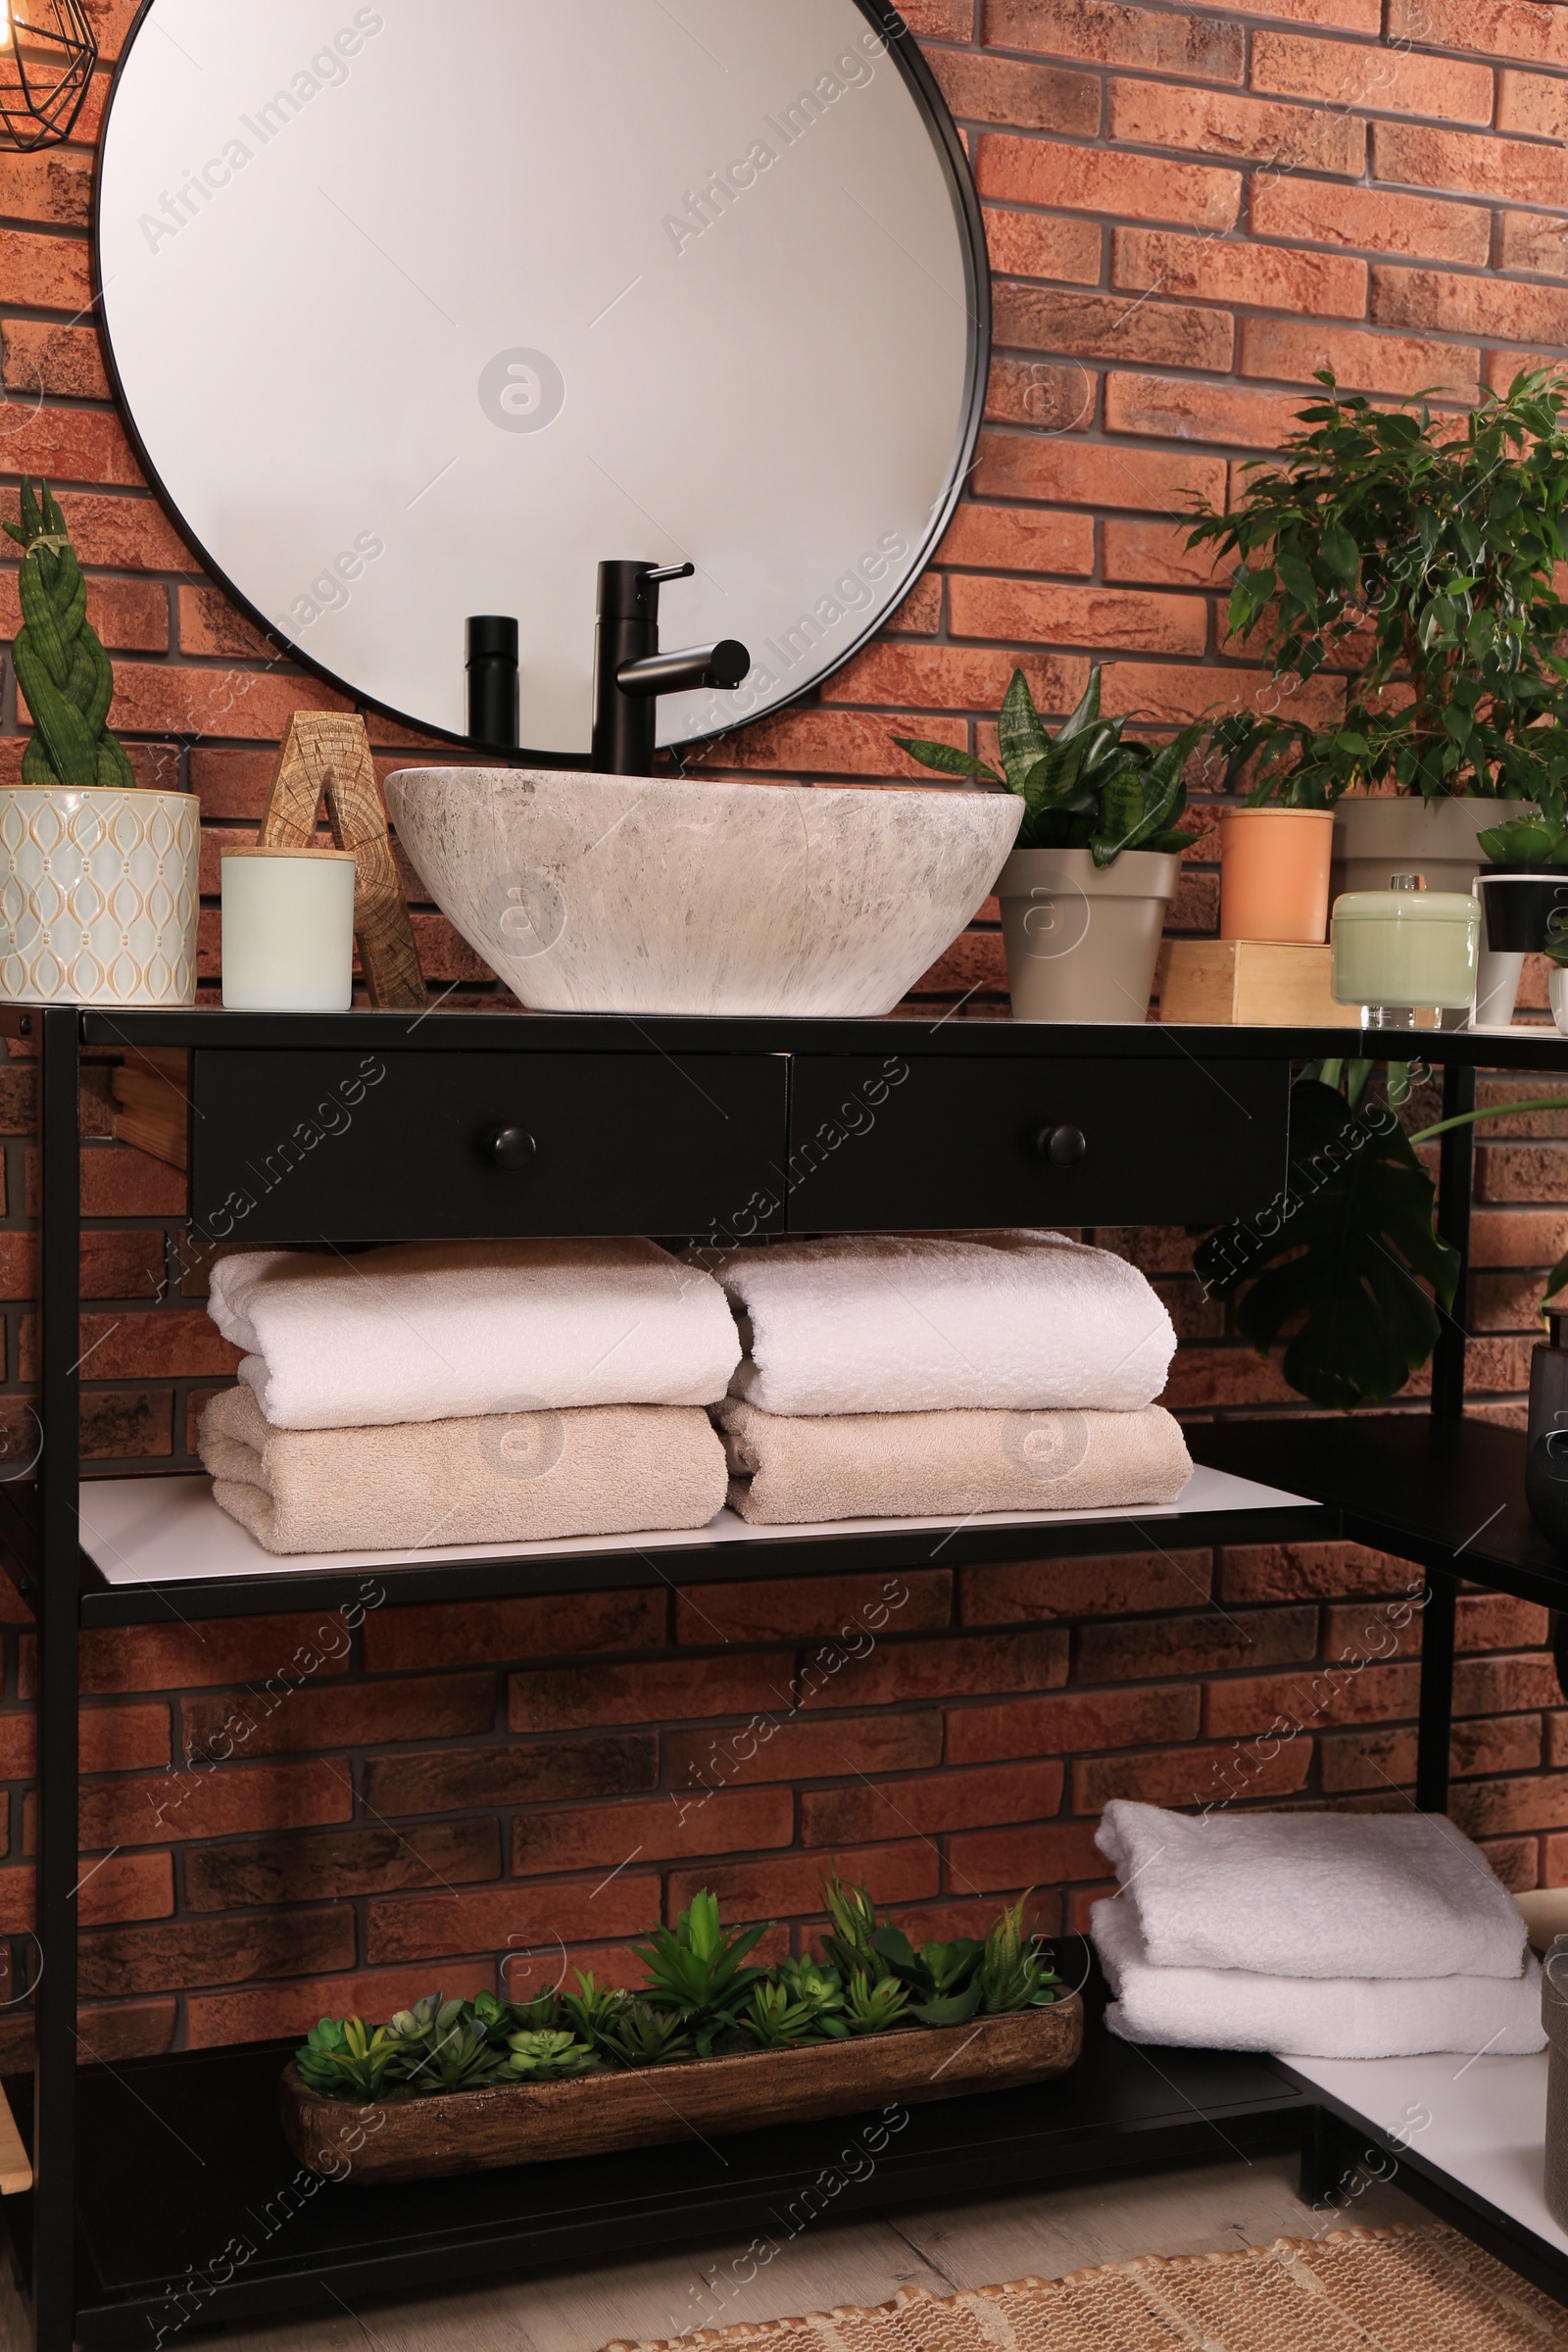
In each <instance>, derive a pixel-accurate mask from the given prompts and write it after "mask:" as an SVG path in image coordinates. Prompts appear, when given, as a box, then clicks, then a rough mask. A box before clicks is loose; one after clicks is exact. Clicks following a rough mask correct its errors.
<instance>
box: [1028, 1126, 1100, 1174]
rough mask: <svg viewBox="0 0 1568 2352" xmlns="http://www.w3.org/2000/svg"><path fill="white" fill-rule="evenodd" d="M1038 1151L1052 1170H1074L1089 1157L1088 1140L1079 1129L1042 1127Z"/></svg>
mask: <svg viewBox="0 0 1568 2352" xmlns="http://www.w3.org/2000/svg"><path fill="white" fill-rule="evenodd" d="M1039 1151H1040V1156H1041V1158H1042V1159H1044V1160H1049V1161H1050V1163H1051V1165H1052V1166H1053V1167H1054V1168H1076V1167H1077V1166H1078V1165H1079V1163H1080V1161H1082V1160H1084V1159H1086V1158H1087V1157H1088V1155H1089V1138H1088V1137H1087V1136H1086V1135H1085V1133H1084V1131H1083V1129H1082V1128H1081V1127H1042V1129H1041V1130H1040V1137H1039Z"/></svg>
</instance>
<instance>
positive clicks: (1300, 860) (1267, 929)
mask: <svg viewBox="0 0 1568 2352" xmlns="http://www.w3.org/2000/svg"><path fill="white" fill-rule="evenodd" d="M1219 842H1220V870H1219V935H1220V937H1221V939H1264V940H1278V941H1281V942H1283V943H1285V944H1287V945H1289V946H1293V947H1311V948H1317V947H1321V946H1322V944H1323V942H1324V940H1325V939H1326V938H1327V937H1328V929H1329V862H1330V858H1331V857H1332V854H1333V848H1334V815H1333V811H1332V810H1331V809H1222V810H1221V812H1220V820H1219Z"/></svg>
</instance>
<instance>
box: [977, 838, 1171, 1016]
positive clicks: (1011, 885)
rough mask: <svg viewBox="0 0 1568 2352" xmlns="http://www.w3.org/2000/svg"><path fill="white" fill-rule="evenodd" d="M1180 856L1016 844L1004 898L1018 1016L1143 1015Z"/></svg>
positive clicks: (1001, 890)
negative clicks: (1099, 861) (1102, 855)
mask: <svg viewBox="0 0 1568 2352" xmlns="http://www.w3.org/2000/svg"><path fill="white" fill-rule="evenodd" d="M1181 870H1182V861H1181V859H1180V858H1174V857H1171V858H1167V857H1160V856H1158V855H1157V854H1156V853H1154V852H1153V851H1151V850H1124V851H1123V852H1122V854H1121V856H1120V857H1119V858H1117V859H1116V862H1115V863H1114V865H1096V863H1095V861H1094V859H1093V858H1092V857H1091V856H1090V854H1089V852H1088V851H1087V850H1014V851H1013V853H1012V856H1011V857H1010V858H1008V859H1007V862H1006V864H1005V866H1004V867H1003V869H1002V879H1001V880H1000V881H999V882H998V884H997V897H998V899H999V900H1000V901H1001V903H1002V929H1003V936H1004V938H1005V942H1006V949H1007V979H1008V983H1009V985H1010V987H1011V989H1012V1015H1013V1019H1014V1020H1018V1021H1143V1020H1145V1019H1146V1018H1147V1017H1148V1013H1149V1001H1150V998H1151V997H1152V995H1153V993H1154V971H1155V967H1156V965H1157V964H1158V961H1159V943H1160V938H1161V935H1162V933H1163V931H1164V928H1165V909H1166V907H1168V906H1169V904H1170V902H1171V900H1172V899H1173V898H1174V897H1175V896H1176V888H1177V884H1178V882H1179V881H1180V879H1181Z"/></svg>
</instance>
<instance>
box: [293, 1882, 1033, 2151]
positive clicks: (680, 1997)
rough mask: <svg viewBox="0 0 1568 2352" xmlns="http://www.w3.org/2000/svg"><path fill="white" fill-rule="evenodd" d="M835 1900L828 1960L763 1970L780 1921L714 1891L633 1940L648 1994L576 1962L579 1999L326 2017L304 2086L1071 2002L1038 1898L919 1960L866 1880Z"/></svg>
mask: <svg viewBox="0 0 1568 2352" xmlns="http://www.w3.org/2000/svg"><path fill="white" fill-rule="evenodd" d="M822 1899H823V1904H824V1907H825V1909H826V1911H827V1914H828V1919H829V1922H830V1925H829V1930H828V1933H827V1934H826V1936H824V1937H823V1939H822V1940H823V1948H822V1951H821V1954H820V1956H819V1957H812V1956H811V1955H809V1954H799V1955H792V1956H790V1957H787V1958H785V1959H783V1960H780V1961H779V1962H778V1963H777V1965H776V1966H775V1967H773V1968H758V1967H755V1966H753V1965H751V1964H750V1961H749V1955H750V1953H751V1952H752V1951H754V1950H755V1948H756V1946H757V1945H758V1943H759V1942H760V1940H761V1938H762V1937H763V1936H765V1935H766V1934H767V1933H768V1924H770V1923H764V1924H763V1925H761V1926H754V1927H750V1928H740V1929H730V1928H726V1927H725V1926H724V1924H723V1922H722V1920H721V1918H720V1916H719V1909H718V1904H717V1902H716V1901H715V1900H714V1898H713V1896H712V1895H711V1893H708V1892H706V1891H704V1892H702V1893H700V1894H698V1895H695V1896H694V1897H693V1899H692V1902H691V1904H690V1905H689V1907H688V1908H687V1909H686V1910H685V1911H683V1912H682V1913H681V1915H680V1918H679V1920H678V1922H677V1924H676V1926H675V1927H674V1928H672V1929H671V1928H664V1927H659V1928H654V1929H652V1930H651V1931H650V1932H649V1935H648V1936H647V1938H646V1939H645V1940H644V1941H643V1942H641V1943H639V1944H634V1945H633V1946H632V1947H631V1948H632V1950H633V1952H634V1953H635V1954H636V1955H637V1957H639V1958H640V1959H641V1960H642V1961H643V1964H644V1969H645V1978H644V1982H643V1984H642V1985H639V1986H638V1987H637V1988H636V1989H635V1990H627V1989H625V1988H623V1987H621V1986H619V1985H600V1984H599V1983H598V1982H597V1980H596V1979H595V1978H594V1977H593V1976H591V1975H588V1974H585V1973H584V1972H583V1971H582V1970H580V1969H579V1970H578V1971H577V1972H576V1983H575V1986H574V1988H573V1989H572V1990H571V1991H569V1992H567V1991H562V1992H559V1993H558V1992H548V1993H545V1994H544V1995H543V1996H542V1997H541V1998H539V1999H537V2000H533V2001H526V2002H518V2003H514V2002H510V2001H505V2000H502V1999H500V1998H499V1997H498V1996H497V1995H496V1994H494V1993H488V1992H483V1993H480V1994H479V1995H478V1997H477V1998H476V1999H475V2000H472V2001H461V2000H453V2001H449V2000H447V1999H445V1998H444V1997H443V1995H442V1994H440V1993H439V1992H436V1993H431V1994H430V1995H429V1997H428V1998H427V1999H426V2000H422V2001H419V2002H418V2003H417V2004H416V2006H415V2007H414V2008H413V2009H404V2010H400V2011H399V2012H398V2014H397V2016H396V2017H394V2018H392V2019H391V2020H390V2021H389V2022H388V2023H387V2024H386V2025H384V2026H377V2027H374V2028H373V2029H372V2028H371V2027H369V2026H368V2025H366V2023H365V2022H364V2020H363V2019H362V2018H357V2017H351V2018H341V2019H340V2018H327V2017H324V2018H322V2019H321V2021H320V2023H319V2025H317V2026H314V2027H313V2028H312V2029H311V2034H310V2038H309V2039H308V2041H307V2042H306V2043H305V2046H304V2047H303V2048H302V2049H301V2050H299V2051H298V2052H297V2053H296V2058H295V2063H296V2065H297V2067H298V2069H299V2073H300V2076H301V2078H302V2080H303V2081H304V2082H305V2083H306V2084H307V2086H308V2087H309V2088H310V2089H312V2090H314V2091H317V2092H319V2093H323V2094H325V2095H326V2096H327V2097H329V2098H339V2099H345V2100H350V2101H353V2102H356V2103H359V2104H363V2103H364V2102H366V2101H367V2100H383V2101H384V2100H392V2101H403V2100H408V2099H417V2098H426V2097H432V2096H434V2095H436V2094H438V2093H440V2094H450V2093H451V2092H454V2091H466V2090H493V2089H497V2088H500V2087H503V2086H504V2085H506V2084H508V2083H517V2082H535V2083H543V2082H571V2081H573V2080H576V2079H579V2078H581V2077H583V2076H586V2075H594V2074H602V2073H605V2072H607V2071H609V2070H612V2069H615V2068H625V2067H638V2068H640V2067H652V2066H669V2065H679V2064H682V2063H687V2062H690V2061H691V2060H693V2059H697V2058H709V2057H728V2056H735V2055H739V2054H741V2053H742V2052H745V2051H749V2050H750V2051H757V2050H787V2049H799V2048H802V2047H804V2046H805V2045H806V2044H808V2043H809V2042H824V2041H836V2042H847V2041H850V2040H852V2039H854V2038H856V2037H857V2036H858V2035H861V2034H886V2033H890V2032H892V2031H894V2030H896V2029H907V2028H910V2027H913V2028H919V2027H922V2026H945V2025H956V2024H963V2023H966V2022H967V2021H968V2020H969V2019H970V2018H973V2017H980V2016H984V2017H1001V2016H1005V2015H1008V2014H1010V2013H1011V2012H1013V2011H1016V2010H1020V2009H1030V2008H1042V2007H1045V2006H1048V2005H1049V2004H1051V2003H1052V2002H1054V2001H1055V2000H1057V1999H1059V1998H1060V1996H1061V1991H1062V1986H1061V1981H1060V1979H1059V1978H1058V1977H1057V1976H1056V1974H1055V1972H1054V1969H1053V1968H1052V1967H1051V1966H1050V1963H1049V1958H1048V1955H1047V1953H1046V1950H1045V1948H1044V1946H1042V1944H1041V1943H1040V1942H1039V1940H1038V1938H1037V1937H1035V1936H1031V1935H1029V1934H1028V1932H1027V1931H1026V1929H1025V1927H1024V1911H1025V1906H1026V1904H1027V1902H1028V1896H1027V1895H1020V1896H1019V1897H1018V1900H1017V1901H1016V1902H1015V1903H1011V1904H1009V1905H1008V1906H1007V1908H1006V1909H1005V1911H1004V1912H1003V1913H1002V1915H1001V1917H1000V1918H999V1919H998V1920H997V1921H996V1922H995V1923H994V1924H993V1926H992V1928H991V1930H990V1932H989V1934H988V1935H987V1936H985V1937H984V1938H967V1937H965V1938H960V1939H959V1940H957V1941H955V1942H950V1943H937V1942H932V1943H925V1944H922V1945H921V1947H920V1949H919V1951H918V1952H917V1951H915V1949H914V1948H913V1946H912V1945H911V1944H910V1942H909V1940H908V1938H907V1936H905V1935H904V1934H903V1933H902V1932H901V1931H900V1930H899V1929H897V1928H893V1927H889V1926H885V1925H884V1924H883V1923H882V1922H881V1921H880V1920H879V1919H878V1917H877V1911H876V1905H875V1904H874V1903H873V1902H872V1900H871V1897H870V1894H869V1893H868V1892H867V1890H866V1888H865V1887H851V1886H847V1885H846V1884H845V1882H844V1881H843V1880H842V1879H841V1878H840V1877H839V1875H838V1873H837V1872H836V1871H828V1872H826V1873H825V1874H824V1876H823V1881H822Z"/></svg>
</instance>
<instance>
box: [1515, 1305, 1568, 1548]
mask: <svg viewBox="0 0 1568 2352" xmlns="http://www.w3.org/2000/svg"><path fill="white" fill-rule="evenodd" d="M1546 1329H1547V1332H1548V1335H1549V1336H1548V1337H1547V1338H1546V1339H1545V1340H1544V1341H1543V1342H1542V1344H1541V1346H1540V1347H1539V1348H1535V1349H1534V1350H1533V1352H1532V1354H1531V1358H1530V1438H1529V1446H1528V1450H1527V1452H1526V1455H1525V1500H1526V1502H1527V1503H1528V1504H1529V1505H1530V1516H1531V1518H1532V1519H1534V1521H1535V1523H1536V1525H1537V1526H1538V1527H1539V1528H1540V1530H1541V1532H1542V1534H1543V1535H1544V1536H1546V1537H1548V1538H1549V1539H1550V1541H1551V1542H1552V1543H1553V1544H1559V1545H1560V1546H1561V1548H1562V1549H1563V1550H1564V1551H1568V1309H1563V1308H1559V1307H1548V1308H1547V1310H1546Z"/></svg>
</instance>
